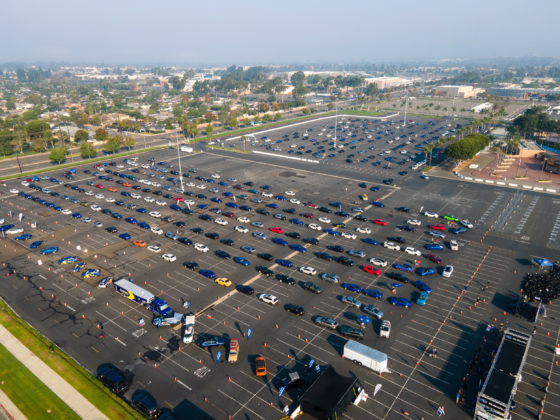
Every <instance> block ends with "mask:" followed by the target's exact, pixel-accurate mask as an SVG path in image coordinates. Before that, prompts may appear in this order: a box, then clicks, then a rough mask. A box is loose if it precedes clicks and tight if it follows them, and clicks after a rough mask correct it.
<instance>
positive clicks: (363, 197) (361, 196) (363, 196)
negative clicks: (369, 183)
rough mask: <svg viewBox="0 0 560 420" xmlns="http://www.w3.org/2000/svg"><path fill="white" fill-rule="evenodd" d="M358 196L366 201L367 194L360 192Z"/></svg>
mask: <svg viewBox="0 0 560 420" xmlns="http://www.w3.org/2000/svg"><path fill="white" fill-rule="evenodd" d="M360 198H361V199H362V200H364V201H367V200H368V196H367V194H362V195H360Z"/></svg>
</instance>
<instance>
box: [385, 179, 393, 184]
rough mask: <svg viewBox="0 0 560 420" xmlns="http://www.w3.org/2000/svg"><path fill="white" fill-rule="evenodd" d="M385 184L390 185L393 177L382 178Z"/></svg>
mask: <svg viewBox="0 0 560 420" xmlns="http://www.w3.org/2000/svg"><path fill="white" fill-rule="evenodd" d="M383 183H384V184H385V185H391V184H392V183H393V178H387V179H384V180H383Z"/></svg>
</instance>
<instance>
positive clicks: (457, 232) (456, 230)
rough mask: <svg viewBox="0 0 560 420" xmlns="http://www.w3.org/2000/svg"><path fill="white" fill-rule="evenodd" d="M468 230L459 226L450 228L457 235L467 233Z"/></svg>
mask: <svg viewBox="0 0 560 420" xmlns="http://www.w3.org/2000/svg"><path fill="white" fill-rule="evenodd" d="M466 231H467V228H465V227H462V226H461V227H457V228H451V229H449V232H451V233H454V234H455V235H458V234H460V233H465V232H466Z"/></svg>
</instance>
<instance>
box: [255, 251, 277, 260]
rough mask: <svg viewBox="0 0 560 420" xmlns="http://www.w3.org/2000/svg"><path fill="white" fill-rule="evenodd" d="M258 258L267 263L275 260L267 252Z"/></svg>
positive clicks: (258, 255)
mask: <svg viewBox="0 0 560 420" xmlns="http://www.w3.org/2000/svg"><path fill="white" fill-rule="evenodd" d="M257 257H259V258H262V259H263V260H266V261H272V260H273V259H274V257H273V256H272V255H271V254H269V253H267V252H261V253H260V254H257Z"/></svg>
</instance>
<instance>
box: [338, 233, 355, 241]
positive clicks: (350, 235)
mask: <svg viewBox="0 0 560 420" xmlns="http://www.w3.org/2000/svg"><path fill="white" fill-rule="evenodd" d="M341 236H342V237H343V238H347V239H356V234H354V233H352V232H342V233H341Z"/></svg>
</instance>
